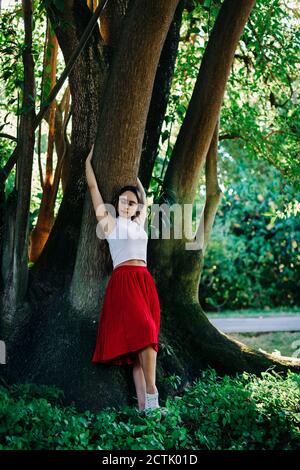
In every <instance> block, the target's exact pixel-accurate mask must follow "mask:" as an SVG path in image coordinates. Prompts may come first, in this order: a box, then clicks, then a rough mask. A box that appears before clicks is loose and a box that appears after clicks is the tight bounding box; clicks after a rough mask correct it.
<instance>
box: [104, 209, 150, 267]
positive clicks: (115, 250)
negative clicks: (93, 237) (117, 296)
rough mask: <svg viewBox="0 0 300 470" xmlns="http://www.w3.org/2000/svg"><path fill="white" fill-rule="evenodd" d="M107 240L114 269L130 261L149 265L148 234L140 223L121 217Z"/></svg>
mask: <svg viewBox="0 0 300 470" xmlns="http://www.w3.org/2000/svg"><path fill="white" fill-rule="evenodd" d="M105 238H106V240H107V241H108V244H109V250H110V254H111V257H112V262H113V267H114V268H115V266H117V265H118V264H120V263H122V262H123V261H126V260H130V259H141V260H143V261H145V263H147V244H148V234H147V232H146V231H145V230H144V228H143V227H142V225H141V224H139V223H138V222H134V221H133V220H131V219H130V218H129V219H128V218H126V217H122V216H120V215H119V216H118V217H117V218H116V225H115V228H114V229H113V231H112V232H111V233H110V234H109V235H107V236H106V237H105Z"/></svg>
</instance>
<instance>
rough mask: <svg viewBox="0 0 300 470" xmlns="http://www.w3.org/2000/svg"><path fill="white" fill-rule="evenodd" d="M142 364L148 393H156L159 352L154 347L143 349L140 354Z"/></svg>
mask: <svg viewBox="0 0 300 470" xmlns="http://www.w3.org/2000/svg"><path fill="white" fill-rule="evenodd" d="M138 355H139V359H140V363H141V366H142V369H143V372H144V377H145V381H146V392H147V393H156V392H157V388H156V385H155V382H156V356H157V352H156V351H155V349H153V347H152V346H147V348H144V349H142V350H141V351H139V352H138Z"/></svg>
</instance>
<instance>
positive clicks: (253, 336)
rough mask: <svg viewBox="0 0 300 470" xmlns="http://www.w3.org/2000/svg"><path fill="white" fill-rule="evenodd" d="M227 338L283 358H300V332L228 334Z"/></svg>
mask: <svg viewBox="0 0 300 470" xmlns="http://www.w3.org/2000/svg"><path fill="white" fill-rule="evenodd" d="M227 336H229V337H232V338H236V339H237V340H238V341H241V342H242V343H245V344H247V345H248V346H251V347H252V348H255V349H259V348H261V349H262V350H263V351H265V352H267V353H269V354H271V353H272V352H276V351H277V352H280V353H281V355H282V356H293V355H294V356H295V357H299V358H300V332H289V331H287V332H286V331H283V332H282V331H276V332H272V333H227Z"/></svg>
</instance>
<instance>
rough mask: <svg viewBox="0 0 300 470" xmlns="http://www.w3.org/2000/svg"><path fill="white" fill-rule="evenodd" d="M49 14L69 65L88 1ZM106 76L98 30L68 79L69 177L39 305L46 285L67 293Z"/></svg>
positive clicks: (37, 277)
mask: <svg viewBox="0 0 300 470" xmlns="http://www.w3.org/2000/svg"><path fill="white" fill-rule="evenodd" d="M48 13H49V17H50V20H51V22H52V24H53V26H54V29H55V32H56V35H57V38H58V42H59V45H60V48H61V50H62V52H63V55H64V58H65V62H66V63H67V62H68V61H69V59H70V57H71V55H72V53H73V51H74V50H75V48H76V47H77V45H78V43H79V40H80V38H81V36H82V34H83V32H84V29H85V28H86V26H87V24H88V22H89V20H90V17H91V12H90V10H89V8H88V6H87V5H86V3H85V2H83V1H78V2H77V1H76V2H73V1H70V2H66V3H65V5H64V10H63V12H60V11H58V10H56V9H55V8H54V6H53V5H50V6H49V7H48ZM57 17H59V18H61V20H63V21H68V22H69V24H70V27H69V28H67V29H60V27H58V22H57ZM106 71H107V63H106V60H105V58H104V54H103V42H102V40H101V37H100V34H99V28H98V26H96V28H95V30H94V32H93V34H92V36H91V38H90V39H89V40H88V42H87V44H86V46H85V47H84V49H83V51H82V52H81V54H80V56H79V57H78V59H77V61H76V64H75V66H74V68H73V70H72V72H71V73H70V76H69V86H70V92H71V97H72V134H71V148H70V163H69V177H68V181H67V186H66V188H65V192H64V196H63V199H62V203H61V206H60V208H59V211H58V214H57V217H56V220H55V223H54V225H53V227H52V230H51V232H50V235H49V238H48V240H47V243H46V245H45V247H44V250H43V251H42V253H41V255H40V257H39V259H38V261H37V262H36V264H35V265H34V266H33V268H32V269H31V273H30V274H31V275H32V282H31V295H34V296H36V300H37V302H39V300H40V295H41V296H43V295H44V293H45V292H44V290H43V289H44V288H45V287H43V285H44V286H45V285H46V284H47V283H48V284H49V289H52V288H53V287H61V288H63V289H64V288H65V286H66V284H68V282H69V280H70V277H71V275H72V272H73V268H74V263H75V256H76V250H77V244H78V237H79V233H80V225H81V219H82V208H83V200H84V195H85V193H86V181H85V175H84V161H85V158H86V156H87V153H88V151H89V149H90V147H91V146H92V143H93V142H94V139H95V134H96V129H97V123H98V116H99V107H100V105H101V94H102V91H103V86H104V83H105V80H106ZM66 247H67V249H66ZM39 287H41V293H40V294H39V290H40V289H39Z"/></svg>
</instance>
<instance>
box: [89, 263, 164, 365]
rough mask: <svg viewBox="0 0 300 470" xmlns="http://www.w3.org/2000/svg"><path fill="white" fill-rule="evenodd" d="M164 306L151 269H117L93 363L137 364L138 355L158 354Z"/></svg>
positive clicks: (109, 288)
mask: <svg viewBox="0 0 300 470" xmlns="http://www.w3.org/2000/svg"><path fill="white" fill-rule="evenodd" d="M159 329H160V303H159V298H158V293H157V289H156V285H155V282H154V279H153V277H152V275H151V273H150V271H149V270H148V267H147V266H135V265H129V264H126V265H123V266H117V267H116V268H115V269H114V270H113V272H112V275H111V277H110V278H109V280H108V283H107V286H106V290H105V294H104V299H103V306H102V310H101V312H100V320H99V325H98V333H97V340H96V348H95V351H94V354H93V358H92V362H102V363H107V364H111V365H122V364H133V363H134V362H135V359H136V358H137V356H138V354H137V353H138V351H139V350H141V349H144V348H145V347H147V346H152V347H153V348H154V349H155V351H158V336H159Z"/></svg>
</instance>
